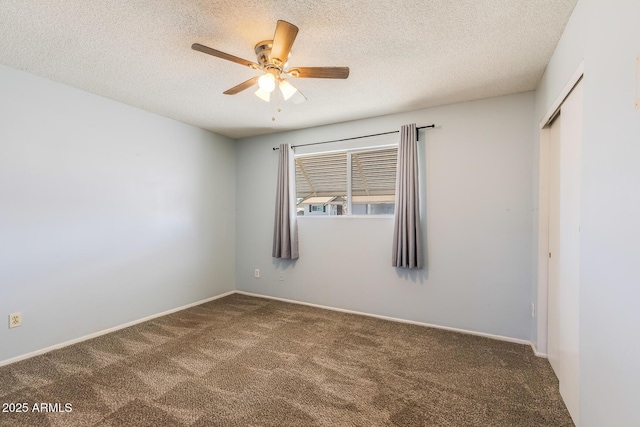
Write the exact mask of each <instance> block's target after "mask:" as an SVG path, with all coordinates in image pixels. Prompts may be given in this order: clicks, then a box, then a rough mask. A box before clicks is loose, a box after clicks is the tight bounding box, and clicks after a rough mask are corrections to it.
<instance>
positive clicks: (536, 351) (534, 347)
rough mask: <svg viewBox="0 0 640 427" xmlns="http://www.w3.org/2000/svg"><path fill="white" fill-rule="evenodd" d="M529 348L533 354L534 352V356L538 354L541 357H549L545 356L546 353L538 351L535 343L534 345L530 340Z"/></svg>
mask: <svg viewBox="0 0 640 427" xmlns="http://www.w3.org/2000/svg"><path fill="white" fill-rule="evenodd" d="M531 349H532V350H533V354H535V355H536V356H538V357H542V358H545V359H548V358H549V357H548V356H547V353H540V352H539V351H538V349H537V348H536V345H535V344H534V343H533V342H531Z"/></svg>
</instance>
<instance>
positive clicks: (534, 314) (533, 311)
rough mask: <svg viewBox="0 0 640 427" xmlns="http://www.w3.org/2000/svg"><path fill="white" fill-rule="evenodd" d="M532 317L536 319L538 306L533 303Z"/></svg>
mask: <svg viewBox="0 0 640 427" xmlns="http://www.w3.org/2000/svg"><path fill="white" fill-rule="evenodd" d="M531 317H536V305H535V304H534V303H531Z"/></svg>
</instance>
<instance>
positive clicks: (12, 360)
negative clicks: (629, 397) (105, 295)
mask: <svg viewBox="0 0 640 427" xmlns="http://www.w3.org/2000/svg"><path fill="white" fill-rule="evenodd" d="M235 292H236V291H229V292H225V293H224V294H220V295H216V296H213V297H211V298H206V299H203V300H200V301H196V302H192V303H190V304H187V305H183V306H181V307H177V308H172V309H170V310H167V311H163V312H162V313H156V314H152V315H150V316H147V317H143V318H142V319H138V320H133V321H131V322H127V323H124V324H122V325H118V326H113V327H111V328H107V329H104V330H102V331H98V332H94V333H92V334H89V335H85V336H82V337H80V338H74V339H72V340H69V341H65V342H63V343H60V344H55V345H52V346H50V347H46V348H43V349H40V350H35V351H32V352H29V353H26V354H21V355H20V356H16V357H12V358H10V359H6V360H2V361H0V366H5V365H9V364H11V363H15V362H19V361H21V360H25V359H29V358H31V357H34V356H39V355H41V354H44V353H48V352H50V351H53V350H57V349H59V348H63V347H67V346H69V345H72V344H77V343H79V342H82V341H86V340H90V339H92V338H96V337H99V336H101V335H105V334H108V333H111V332H115V331H117V330H120V329H124V328H128V327H129V326H133V325H137V324H138V323H142V322H146V321H148V320H152V319H155V318H157V317H161V316H166V315H167V314H171V313H175V312H176V311H181V310H186V309H187V308H191V307H194V306H196V305H200V304H204V303H207V302H209V301H213V300H216V299H219V298H223V297H226V296H228V295H232V294H234V293H235Z"/></svg>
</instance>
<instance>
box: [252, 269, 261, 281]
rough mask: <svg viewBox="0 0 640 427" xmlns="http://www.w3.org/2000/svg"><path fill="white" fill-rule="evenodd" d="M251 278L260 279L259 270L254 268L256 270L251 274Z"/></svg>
mask: <svg viewBox="0 0 640 427" xmlns="http://www.w3.org/2000/svg"><path fill="white" fill-rule="evenodd" d="M253 277H255V278H256V279H259V278H260V269H259V268H256V270H255V271H254V272H253Z"/></svg>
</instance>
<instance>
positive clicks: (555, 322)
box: [548, 82, 582, 425]
mask: <svg viewBox="0 0 640 427" xmlns="http://www.w3.org/2000/svg"><path fill="white" fill-rule="evenodd" d="M550 139H551V140H550V147H549V154H550V164H549V185H550V188H549V257H550V258H549V289H548V356H549V362H550V363H551V366H552V367H553V370H554V371H555V373H556V375H557V376H558V380H559V382H560V394H561V395H562V398H563V399H564V401H565V404H566V405H567V409H568V410H569V413H570V414H571V417H572V418H573V420H574V422H575V424H576V425H578V423H579V399H578V397H579V358H578V352H579V340H578V335H579V317H578V316H579V284H580V280H579V279H580V164H581V160H580V159H581V149H580V147H581V141H582V83H580V82H579V83H578V84H577V85H576V87H575V88H574V89H573V91H571V93H570V94H569V96H568V97H567V98H566V99H565V101H564V103H563V104H562V106H561V107H560V114H559V115H558V116H557V117H556V119H555V120H554V121H553V122H552V123H551V130H550Z"/></svg>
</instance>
